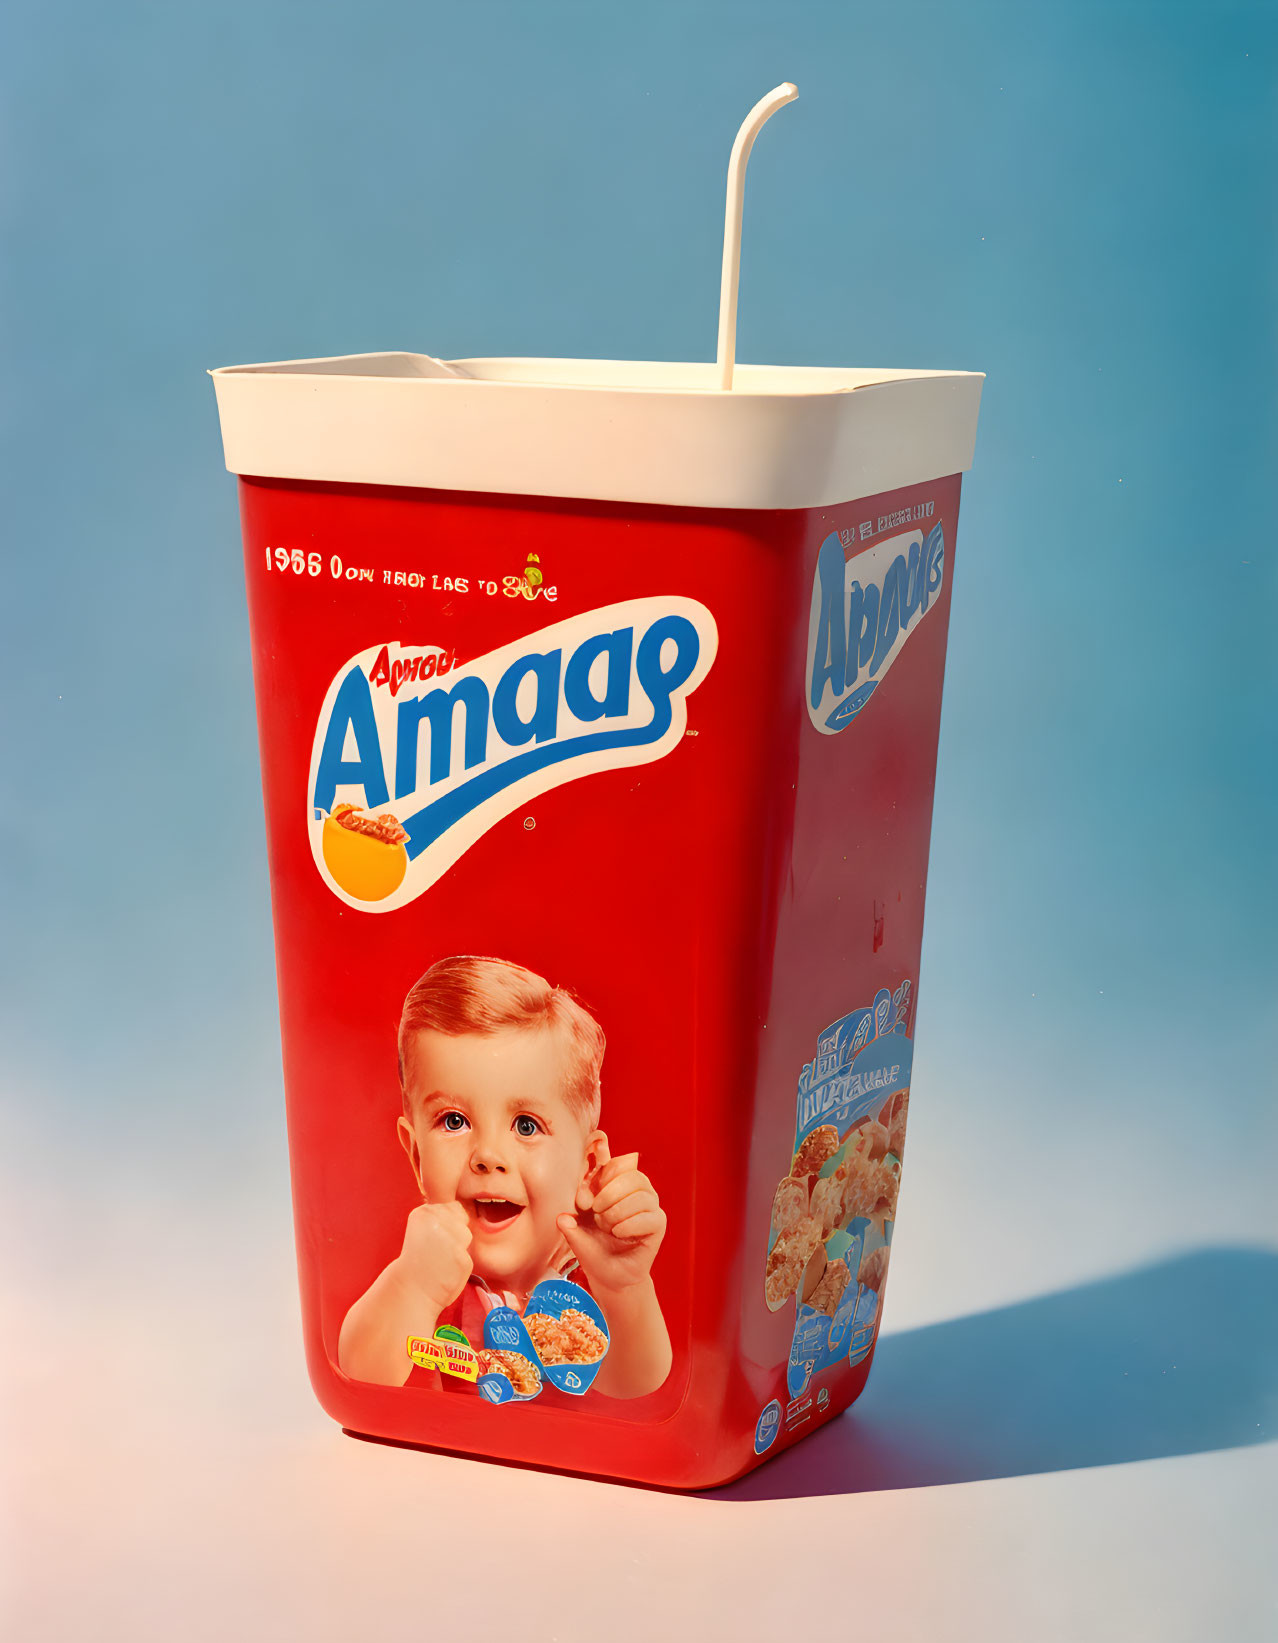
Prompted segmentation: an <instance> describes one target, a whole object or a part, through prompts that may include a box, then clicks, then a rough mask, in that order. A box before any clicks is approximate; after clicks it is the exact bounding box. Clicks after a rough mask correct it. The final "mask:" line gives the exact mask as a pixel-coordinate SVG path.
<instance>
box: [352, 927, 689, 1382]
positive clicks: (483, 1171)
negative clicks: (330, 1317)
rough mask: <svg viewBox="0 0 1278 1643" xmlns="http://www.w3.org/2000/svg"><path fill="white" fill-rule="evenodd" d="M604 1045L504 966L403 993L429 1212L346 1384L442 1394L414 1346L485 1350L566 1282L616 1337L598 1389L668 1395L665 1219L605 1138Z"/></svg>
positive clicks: (421, 1211) (363, 1326)
mask: <svg viewBox="0 0 1278 1643" xmlns="http://www.w3.org/2000/svg"><path fill="white" fill-rule="evenodd" d="M604 1042H605V1041H604V1034H603V1030H602V1028H601V1027H600V1025H599V1023H598V1022H597V1021H596V1020H595V1019H594V1017H593V1016H591V1015H590V1013H589V1012H588V1011H587V1010H586V1009H585V1008H584V1007H583V1006H582V1005H581V1004H580V1003H578V1002H577V1000H576V999H575V998H573V996H572V995H571V994H570V993H569V992H567V991H566V990H565V989H563V988H560V987H552V986H551V985H550V983H549V982H547V981H545V980H543V978H542V977H541V976H538V975H535V974H533V972H532V971H531V970H526V969H524V968H522V967H521V966H520V965H518V964H512V963H509V962H508V961H506V960H504V959H498V958H476V957H471V956H465V955H463V956H456V957H452V958H445V959H441V960H440V961H439V962H438V963H436V964H434V965H432V966H431V968H430V969H428V970H427V971H426V973H425V974H424V975H423V976H421V977H420V979H419V980H418V981H416V982H415V983H414V985H413V986H412V987H411V988H410V989H409V992H408V996H407V997H406V998H405V1000H404V1007H403V1011H402V1014H401V1017H400V1024H399V1084H400V1098H401V1099H400V1111H399V1114H398V1117H397V1120H396V1126H397V1131H398V1135H399V1141H400V1144H401V1146H402V1147H403V1149H404V1153H405V1155H406V1160H407V1163H408V1166H409V1168H411V1170H412V1173H413V1178H414V1181H415V1183H416V1187H417V1191H418V1193H419V1194H420V1196H421V1200H422V1201H421V1203H420V1204H419V1205H418V1206H417V1207H416V1208H414V1209H413V1210H411V1211H410V1212H409V1215H408V1217H407V1221H406V1224H405V1227H404V1237H403V1247H402V1248H401V1250H400V1253H399V1254H398V1255H397V1256H396V1257H395V1259H394V1260H393V1261H391V1262H390V1264H389V1265H388V1266H386V1267H385V1268H384V1269H383V1270H382V1271H381V1272H380V1273H379V1274H378V1275H377V1276H376V1277H375V1278H374V1279H373V1281H372V1283H371V1284H370V1285H369V1287H368V1289H367V1290H365V1292H364V1294H363V1295H361V1296H360V1298H359V1299H358V1300H357V1301H356V1302H355V1304H354V1305H353V1306H352V1307H351V1309H350V1311H349V1312H348V1313H347V1315H346V1319H345V1321H344V1323H343V1325H342V1330H341V1336H340V1339H339V1342H338V1366H339V1367H340V1369H341V1370H342V1372H343V1374H345V1375H348V1376H350V1377H351V1379H352V1380H359V1381H369V1382H373V1383H375V1384H377V1385H381V1386H403V1385H404V1384H405V1383H406V1382H407V1381H408V1379H409V1377H410V1374H411V1375H414V1376H415V1377H416V1378H417V1379H421V1378H422V1376H423V1374H425V1375H427V1376H428V1377H429V1381H433V1382H435V1383H436V1384H440V1383H443V1382H446V1381H447V1380H448V1379H449V1377H445V1376H440V1375H438V1374H436V1373H435V1372H434V1371H422V1370H420V1369H417V1370H415V1369H414V1365H413V1363H412V1361H411V1360H410V1358H409V1356H408V1353H407V1350H406V1342H407V1340H408V1338H409V1337H410V1336H424V1337H427V1338H429V1337H430V1336H432V1335H433V1334H434V1332H435V1330H437V1329H438V1328H439V1327H440V1326H441V1325H452V1326H454V1327H455V1328H457V1329H460V1330H461V1331H462V1332H463V1333H464V1334H465V1336H466V1338H467V1340H468V1341H469V1342H470V1343H471V1345H472V1346H475V1347H481V1346H482V1345H483V1329H484V1319H485V1317H486V1315H487V1314H488V1313H489V1312H490V1311H492V1309H493V1308H494V1307H498V1306H506V1307H512V1308H514V1309H515V1310H516V1311H517V1312H519V1313H521V1314H522V1313H523V1312H524V1310H525V1308H526V1306H527V1304H528V1299H529V1296H530V1295H531V1293H532V1291H533V1289H534V1288H535V1287H536V1285H537V1284H538V1283H540V1282H541V1281H542V1280H544V1279H548V1278H571V1281H572V1282H573V1283H575V1284H579V1285H581V1286H582V1287H583V1288H585V1289H587V1290H588V1291H589V1292H590V1294H591V1295H592V1296H593V1297H594V1299H595V1301H596V1302H597V1303H598V1305H599V1307H600V1308H601V1309H602V1311H603V1314H604V1317H605V1319H606V1320H607V1324H608V1337H609V1341H610V1346H609V1349H608V1352H607V1356H606V1358H605V1359H604V1361H603V1363H602V1364H601V1366H600V1369H599V1373H598V1376H597V1378H596V1380H595V1381H594V1387H593V1389H594V1390H595V1391H598V1392H600V1393H603V1394H604V1395H605V1396H608V1397H613V1398H641V1397H645V1396H647V1395H648V1394H649V1393H651V1392H655V1391H656V1390H657V1389H658V1388H659V1387H660V1386H661V1384H662V1383H663V1382H664V1381H665V1379H666V1376H667V1375H668V1374H669V1373H670V1367H671V1361H672V1354H671V1346H670V1337H669V1334H668V1332H667V1329H666V1324H665V1319H664V1318H663V1316H662V1312H661V1305H660V1302H659V1301H658V1299H657V1292H656V1288H655V1286H654V1284H653V1280H652V1265H653V1261H654V1260H655V1258H656V1255H657V1251H658V1249H659V1248H660V1247H661V1241H662V1238H663V1236H664V1235H665V1230H666V1216H665V1212H664V1210H663V1209H662V1208H661V1204H660V1201H659V1199H658V1197H657V1193H656V1189H655V1188H654V1186H653V1184H652V1182H651V1181H650V1180H649V1179H648V1177H647V1176H646V1175H645V1174H643V1172H642V1171H641V1170H640V1168H639V1156H638V1154H637V1153H634V1152H628V1153H626V1152H623V1153H619V1154H617V1155H615V1156H614V1154H613V1152H612V1149H611V1146H610V1144H609V1140H608V1136H607V1134H606V1133H605V1131H604V1130H603V1129H602V1128H601V1127H600V1109H601V1090H600V1069H601V1067H602V1064H603V1056H604ZM388 1118H389V1115H388ZM535 1316H536V1315H535V1314H534V1315H533V1317H535ZM533 1317H530V1319H529V1323H530V1326H531V1327H533V1328H534V1329H535V1328H537V1327H538V1325H536V1324H534V1323H533ZM567 1317H568V1315H567V1314H565V1318H567ZM586 1322H589V1320H586ZM549 1323H550V1320H545V1319H543V1320H542V1321H541V1323H540V1328H541V1329H542V1330H544V1329H545V1328H546V1327H547V1325H548V1324H549ZM571 1323H572V1320H571V1319H569V1320H568V1326H565V1325H564V1322H563V1320H560V1325H559V1326H557V1327H560V1328H563V1327H569V1326H571ZM592 1327H593V1326H592ZM428 1383H429V1382H428ZM456 1385H457V1388H458V1389H460V1390H469V1389H470V1388H469V1386H468V1385H467V1383H465V1382H458V1383H456ZM449 1389H450V1390H451V1389H453V1388H452V1387H450V1388H449Z"/></svg>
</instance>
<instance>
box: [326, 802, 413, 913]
mask: <svg viewBox="0 0 1278 1643" xmlns="http://www.w3.org/2000/svg"><path fill="white" fill-rule="evenodd" d="M407 840H408V834H407V833H406V832H405V831H404V829H403V828H402V827H401V826H400V825H399V820H398V818H397V817H395V816H392V815H391V814H390V812H389V811H385V812H383V813H382V814H381V815H380V816H370V815H369V814H368V812H367V811H365V810H361V809H360V808H359V806H358V805H354V804H339V805H335V806H334V807H333V812H332V814H331V815H330V816H327V817H325V819H324V831H323V835H322V839H321V848H322V849H323V852H324V865H325V866H326V867H327V868H328V870H329V872H330V873H331V874H332V876H333V882H334V883H335V884H337V885H338V886H340V888H341V889H343V890H345V892H346V894H347V895H348V896H353V897H354V898H355V900H356V901H385V900H386V898H387V896H391V895H394V893H395V891H396V890H398V889H399V887H400V885H401V884H402V883H403V882H404V874H405V873H407V871H408V852H407V851H406V850H405V848H404V845H405V844H406V842H407Z"/></svg>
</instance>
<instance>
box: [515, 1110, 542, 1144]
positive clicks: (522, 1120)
mask: <svg viewBox="0 0 1278 1643" xmlns="http://www.w3.org/2000/svg"><path fill="white" fill-rule="evenodd" d="M515 1133H516V1134H517V1135H522V1136H524V1137H525V1138H526V1137H528V1136H530V1135H540V1133H541V1125H540V1124H539V1123H538V1122H537V1120H536V1119H535V1118H530V1117H529V1116H528V1114H527V1113H526V1112H521V1113H520V1115H519V1117H518V1118H516V1120H515Z"/></svg>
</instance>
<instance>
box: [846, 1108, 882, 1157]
mask: <svg viewBox="0 0 1278 1643" xmlns="http://www.w3.org/2000/svg"><path fill="white" fill-rule="evenodd" d="M890 1140H891V1137H890V1136H889V1134H888V1130H887V1126H886V1124H879V1123H876V1122H875V1121H874V1119H872V1118H867V1119H866V1120H865V1121H864V1123H861V1124H858V1125H857V1127H856V1128H855V1129H854V1130H852V1131H851V1133H850V1134H849V1135H848V1150H849V1152H859V1153H861V1154H862V1156H863V1157H865V1158H872V1159H875V1160H877V1159H879V1158H883V1157H885V1156H886V1154H887V1151H888V1147H889V1143H890Z"/></svg>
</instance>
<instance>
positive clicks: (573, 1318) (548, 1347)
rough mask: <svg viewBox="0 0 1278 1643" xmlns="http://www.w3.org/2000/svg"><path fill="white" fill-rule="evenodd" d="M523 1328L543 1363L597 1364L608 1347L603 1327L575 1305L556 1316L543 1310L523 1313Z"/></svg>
mask: <svg viewBox="0 0 1278 1643" xmlns="http://www.w3.org/2000/svg"><path fill="white" fill-rule="evenodd" d="M524 1327H525V1328H526V1329H527V1331H528V1334H529V1336H530V1337H531V1339H532V1343H533V1345H534V1346H535V1347H536V1349H537V1356H538V1357H539V1358H540V1359H541V1361H542V1363H544V1364H546V1365H551V1364H561V1363H571V1364H592V1363H598V1362H599V1360H600V1359H601V1358H602V1357H603V1355H604V1353H605V1352H606V1351H607V1350H608V1337H607V1336H606V1335H605V1334H604V1332H603V1330H602V1329H600V1328H599V1326H598V1325H597V1324H596V1323H595V1321H594V1319H593V1318H588V1317H587V1316H586V1314H585V1313H584V1312H579V1311H577V1309H576V1308H575V1307H565V1308H564V1310H563V1312H561V1313H560V1315H559V1317H558V1318H552V1317H551V1316H550V1315H549V1313H546V1312H526V1313H525V1314H524Z"/></svg>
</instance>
